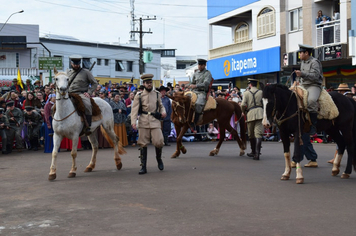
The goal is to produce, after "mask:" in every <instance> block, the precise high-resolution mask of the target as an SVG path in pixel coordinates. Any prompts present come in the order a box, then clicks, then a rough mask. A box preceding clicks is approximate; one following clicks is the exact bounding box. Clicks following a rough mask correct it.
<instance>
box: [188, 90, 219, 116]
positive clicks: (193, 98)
mask: <svg viewBox="0 0 356 236" xmlns="http://www.w3.org/2000/svg"><path fill="white" fill-rule="evenodd" d="M184 95H186V96H189V97H190V103H191V104H190V107H193V108H194V107H195V103H196V102H197V99H198V96H197V95H196V94H195V93H194V92H192V91H188V92H185V93H184ZM207 97H208V99H207V101H206V103H205V106H204V109H203V112H204V111H209V110H213V109H216V100H215V99H214V98H213V97H212V96H207ZM194 110H195V109H194ZM194 119H195V111H194V113H193V116H192V122H193V121H194ZM201 119H202V115H200V117H199V120H198V123H199V122H200V120H201Z"/></svg>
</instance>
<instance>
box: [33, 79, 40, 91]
mask: <svg viewBox="0 0 356 236" xmlns="http://www.w3.org/2000/svg"><path fill="white" fill-rule="evenodd" d="M35 86H38V87H40V86H41V81H39V80H36V81H35V82H34V83H33V90H34V89H35Z"/></svg>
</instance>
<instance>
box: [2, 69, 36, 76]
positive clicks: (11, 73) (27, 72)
mask: <svg viewBox="0 0 356 236" xmlns="http://www.w3.org/2000/svg"><path fill="white" fill-rule="evenodd" d="M20 73H21V76H36V75H38V69H36V68H20ZM0 75H9V76H17V68H0Z"/></svg>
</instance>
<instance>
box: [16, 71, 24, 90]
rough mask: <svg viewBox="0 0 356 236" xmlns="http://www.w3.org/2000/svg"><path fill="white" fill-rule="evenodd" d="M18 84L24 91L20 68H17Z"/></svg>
mask: <svg viewBox="0 0 356 236" xmlns="http://www.w3.org/2000/svg"><path fill="white" fill-rule="evenodd" d="M17 84H18V85H20V86H21V88H22V89H23V85H22V80H21V73H20V68H17Z"/></svg>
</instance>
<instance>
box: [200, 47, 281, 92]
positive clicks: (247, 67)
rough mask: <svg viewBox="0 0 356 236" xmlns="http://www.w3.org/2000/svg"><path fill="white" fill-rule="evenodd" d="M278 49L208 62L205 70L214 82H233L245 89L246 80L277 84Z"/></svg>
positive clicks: (236, 55)
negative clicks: (253, 79) (251, 79)
mask: <svg viewBox="0 0 356 236" xmlns="http://www.w3.org/2000/svg"><path fill="white" fill-rule="evenodd" d="M280 65H281V63H280V47H273V48H268V49H265V50H260V51H252V52H246V53H240V54H235V55H231V56H226V57H221V58H217V59H212V60H209V61H208V63H207V69H208V70H210V72H211V74H212V76H213V78H214V80H219V82H230V81H231V82H233V84H235V86H238V87H240V88H241V87H242V88H243V87H246V85H247V78H255V79H259V80H260V81H261V82H263V83H265V84H266V83H275V82H279V71H280Z"/></svg>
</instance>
